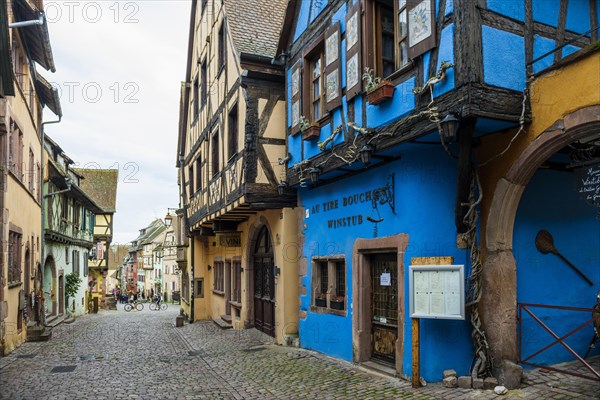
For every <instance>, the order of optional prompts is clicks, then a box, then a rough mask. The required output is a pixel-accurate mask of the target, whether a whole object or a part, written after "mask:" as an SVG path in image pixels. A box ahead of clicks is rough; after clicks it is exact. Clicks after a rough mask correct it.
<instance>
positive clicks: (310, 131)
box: [300, 115, 321, 140]
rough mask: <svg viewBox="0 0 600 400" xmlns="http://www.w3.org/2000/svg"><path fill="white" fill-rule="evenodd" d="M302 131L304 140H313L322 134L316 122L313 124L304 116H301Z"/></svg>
mask: <svg viewBox="0 0 600 400" xmlns="http://www.w3.org/2000/svg"><path fill="white" fill-rule="evenodd" d="M300 131H301V132H302V139H303V140H311V139H314V138H318V137H319V135H320V134H321V127H320V126H319V125H317V123H316V122H313V123H312V124H311V123H310V121H309V120H308V118H306V117H305V116H304V115H301V116H300Z"/></svg>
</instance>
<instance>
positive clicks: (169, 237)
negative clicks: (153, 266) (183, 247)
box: [159, 218, 181, 301]
mask: <svg viewBox="0 0 600 400" xmlns="http://www.w3.org/2000/svg"><path fill="white" fill-rule="evenodd" d="M178 226H179V223H178V219H177V218H173V219H172V220H171V226H169V227H168V228H167V231H166V233H165V240H164V241H163V244H162V252H161V254H160V255H159V256H160V257H161V258H162V263H163V268H162V293H163V298H164V299H165V301H172V299H173V293H174V292H175V293H176V294H177V293H178V294H179V296H180V295H181V282H180V280H181V273H180V270H179V266H178V265H177V239H176V233H175V232H176V231H177V229H178Z"/></svg>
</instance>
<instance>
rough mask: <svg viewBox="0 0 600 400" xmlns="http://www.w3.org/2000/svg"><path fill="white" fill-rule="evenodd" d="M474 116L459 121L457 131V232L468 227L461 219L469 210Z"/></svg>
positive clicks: (455, 219) (455, 210) (455, 216)
mask: <svg viewBox="0 0 600 400" xmlns="http://www.w3.org/2000/svg"><path fill="white" fill-rule="evenodd" d="M476 122H477V119H476V118H469V119H467V120H463V121H461V124H460V125H461V128H460V130H459V132H458V145H459V153H458V167H457V168H458V176H457V179H456V203H455V206H454V223H455V224H456V231H457V233H465V232H467V230H468V229H469V226H468V224H466V223H465V222H464V221H463V220H464V217H465V215H466V213H467V211H469V207H470V206H469V205H468V203H469V192H470V187H471V175H472V166H471V149H472V146H473V140H472V139H473V132H474V131H475V123H476Z"/></svg>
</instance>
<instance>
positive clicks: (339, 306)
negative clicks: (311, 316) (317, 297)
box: [329, 300, 344, 311]
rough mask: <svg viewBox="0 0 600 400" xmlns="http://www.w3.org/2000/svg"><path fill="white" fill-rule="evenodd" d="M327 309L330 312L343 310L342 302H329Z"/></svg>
mask: <svg viewBox="0 0 600 400" xmlns="http://www.w3.org/2000/svg"><path fill="white" fill-rule="evenodd" d="M329 307H330V308H331V309H332V310H342V311H343V310H344V300H329Z"/></svg>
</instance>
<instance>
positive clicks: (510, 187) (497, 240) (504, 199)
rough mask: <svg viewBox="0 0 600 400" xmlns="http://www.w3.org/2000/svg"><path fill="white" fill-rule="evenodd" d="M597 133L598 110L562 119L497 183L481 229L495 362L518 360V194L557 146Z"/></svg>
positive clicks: (485, 306)
mask: <svg viewBox="0 0 600 400" xmlns="http://www.w3.org/2000/svg"><path fill="white" fill-rule="evenodd" d="M599 132H600V106H598V105H595V106H589V107H586V108H582V109H580V110H577V111H574V112H572V113H570V114H568V115H566V116H565V117H564V118H563V119H561V120H559V121H556V122H555V123H554V124H553V125H552V126H551V127H549V128H548V129H546V130H545V131H544V132H543V133H542V134H540V135H539V136H538V137H537V138H536V139H535V140H533V141H532V142H531V143H530V144H529V145H528V146H527V147H526V148H525V150H524V151H523V152H522V153H521V154H520V155H519V157H517V159H516V160H515V161H514V163H512V166H511V167H510V169H509V170H508V172H507V173H506V174H504V176H503V177H502V178H501V179H499V180H498V182H497V184H496V189H495V191H494V193H493V196H492V200H491V206H490V210H489V213H488V219H487V224H486V226H485V231H484V232H483V234H484V235H485V260H484V263H483V272H482V278H483V288H484V290H483V297H482V299H481V307H482V321H483V323H484V327H485V330H486V332H487V335H488V342H489V344H490V351H491V355H492V357H493V358H494V359H495V360H496V366H497V367H498V366H499V361H501V360H509V361H512V362H516V361H517V360H518V342H517V273H516V260H515V257H514V255H513V231H514V223H515V217H516V213H517V209H518V206H519V202H520V200H521V196H522V194H523V191H524V190H525V187H526V186H527V184H528V182H529V181H530V179H531V178H532V176H533V175H534V173H535V172H536V170H537V169H538V168H539V167H540V166H541V165H542V163H543V162H544V161H546V160H547V159H548V158H550V157H551V156H552V155H553V154H555V153H556V152H557V151H559V150H560V149H562V148H563V147H565V146H567V145H569V144H571V143H573V142H575V141H577V140H580V139H583V138H586V137H589V136H591V135H597V134H598V133H599Z"/></svg>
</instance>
